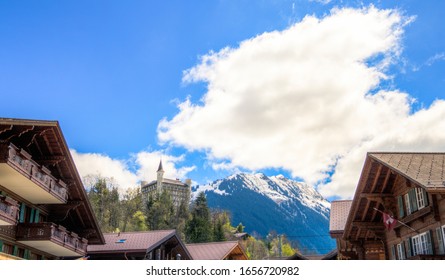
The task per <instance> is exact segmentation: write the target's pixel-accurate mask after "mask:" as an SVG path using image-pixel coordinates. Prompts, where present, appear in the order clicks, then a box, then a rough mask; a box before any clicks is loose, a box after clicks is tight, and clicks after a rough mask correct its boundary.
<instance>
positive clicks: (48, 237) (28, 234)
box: [16, 223, 88, 256]
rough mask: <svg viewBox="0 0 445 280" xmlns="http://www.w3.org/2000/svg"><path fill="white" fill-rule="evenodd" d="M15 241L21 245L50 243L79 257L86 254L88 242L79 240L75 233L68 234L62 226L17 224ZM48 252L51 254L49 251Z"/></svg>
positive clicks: (83, 239) (82, 239)
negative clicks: (28, 242)
mask: <svg viewBox="0 0 445 280" xmlns="http://www.w3.org/2000/svg"><path fill="white" fill-rule="evenodd" d="M16 239H17V241H19V242H20V241H21V242H22V243H25V242H26V241H32V242H33V243H32V244H36V242H35V241H51V242H52V243H53V244H55V245H58V246H61V247H64V248H66V249H68V250H70V251H72V252H75V253H76V254H75V255H81V256H83V255H85V254H86V250H87V245H88V241H87V240H86V239H85V238H81V237H79V236H78V235H77V234H76V233H74V232H69V231H68V230H66V229H65V228H64V227H63V226H60V225H56V224H54V223H21V224H18V225H17V233H16ZM48 249H49V248H48ZM40 250H45V248H43V249H42V248H40ZM48 252H49V253H52V252H51V251H48ZM73 255H74V254H73Z"/></svg>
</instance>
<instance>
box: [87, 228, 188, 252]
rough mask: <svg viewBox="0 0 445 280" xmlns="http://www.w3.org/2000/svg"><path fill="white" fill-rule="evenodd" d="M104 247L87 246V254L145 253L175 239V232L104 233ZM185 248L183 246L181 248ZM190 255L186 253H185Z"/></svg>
mask: <svg viewBox="0 0 445 280" xmlns="http://www.w3.org/2000/svg"><path fill="white" fill-rule="evenodd" d="M104 237H105V244H104V245H89V246H88V249H87V251H88V253H89V254H98V253H99V254H100V253H110V252H112V253H116V252H128V253H130V252H146V251H151V250H153V249H154V248H156V247H158V246H159V245H161V244H162V243H164V242H166V241H168V240H169V239H171V238H175V237H176V238H177V240H178V242H179V243H181V244H182V242H181V240H180V239H179V237H177V235H176V230H174V229H172V230H154V231H141V232H122V233H104ZM182 247H184V248H186V247H185V246H182ZM186 253H187V254H188V255H190V254H189V253H188V252H186Z"/></svg>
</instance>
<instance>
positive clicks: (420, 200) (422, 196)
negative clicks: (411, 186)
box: [416, 188, 426, 210]
mask: <svg viewBox="0 0 445 280" xmlns="http://www.w3.org/2000/svg"><path fill="white" fill-rule="evenodd" d="M416 198H417V208H418V209H419V210H420V209H422V208H425V206H426V192H425V190H424V189H421V188H416Z"/></svg>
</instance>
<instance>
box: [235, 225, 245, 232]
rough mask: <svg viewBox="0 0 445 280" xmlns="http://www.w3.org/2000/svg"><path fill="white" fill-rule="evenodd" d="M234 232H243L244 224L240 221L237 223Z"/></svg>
mask: <svg viewBox="0 0 445 280" xmlns="http://www.w3.org/2000/svg"><path fill="white" fill-rule="evenodd" d="M236 232H238V233H242V232H244V226H243V224H242V223H239V224H238V226H237V227H236Z"/></svg>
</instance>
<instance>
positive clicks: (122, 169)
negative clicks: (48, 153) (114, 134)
mask: <svg viewBox="0 0 445 280" xmlns="http://www.w3.org/2000/svg"><path fill="white" fill-rule="evenodd" d="M71 155H72V156H73V160H74V162H75V164H76V167H77V170H78V171H79V174H80V176H81V177H85V176H88V175H100V176H102V177H109V178H113V180H114V182H116V183H117V184H118V185H119V187H120V188H123V189H126V188H129V187H136V186H138V185H139V184H140V182H141V181H151V180H156V171H157V170H158V166H159V160H160V159H161V158H162V165H163V168H164V171H165V174H164V176H165V178H172V179H176V178H178V179H184V178H185V176H186V175H187V173H188V172H190V171H192V170H194V168H195V167H194V166H186V167H181V168H177V167H176V165H177V164H178V163H180V162H181V161H183V160H184V157H183V156H179V157H175V156H172V155H168V154H165V153H163V152H161V151H153V152H148V151H142V152H139V153H137V154H135V155H133V156H132V157H131V158H130V159H129V160H127V161H123V160H118V159H113V158H110V157H109V156H107V155H103V154H96V153H79V152H77V151H76V150H73V149H71ZM132 166H134V167H135V170H133V169H132V168H130V167H132Z"/></svg>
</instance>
